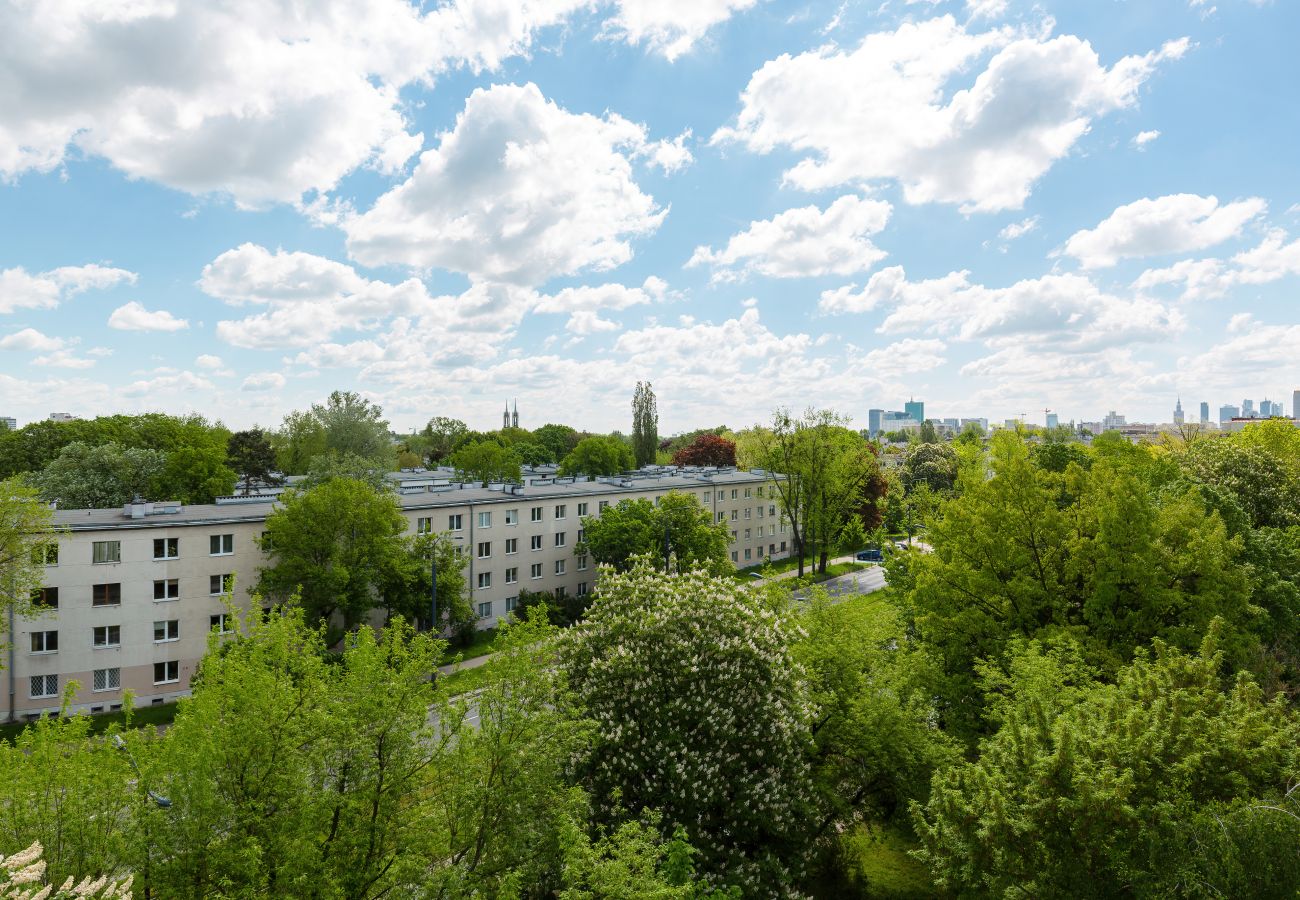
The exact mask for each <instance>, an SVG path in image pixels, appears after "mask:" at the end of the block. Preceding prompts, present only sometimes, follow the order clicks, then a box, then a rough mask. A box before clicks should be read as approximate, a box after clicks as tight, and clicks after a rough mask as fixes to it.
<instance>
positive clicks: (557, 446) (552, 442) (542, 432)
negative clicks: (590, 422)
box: [532, 422, 582, 462]
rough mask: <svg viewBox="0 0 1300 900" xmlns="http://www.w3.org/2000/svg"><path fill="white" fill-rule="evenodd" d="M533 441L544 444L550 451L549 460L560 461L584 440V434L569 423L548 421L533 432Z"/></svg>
mask: <svg viewBox="0 0 1300 900" xmlns="http://www.w3.org/2000/svg"><path fill="white" fill-rule="evenodd" d="M532 439H533V441H534V442H536V443H538V444H540V445H542V446H543V447H545V448H546V449H547V451H548V452H549V453H550V455H551V456H550V459H549V460H547V462H559V461H560V460H562V459H564V457H566V456H568V455H569V454H570V453H572V452H573V448H574V447H576V446H578V441H580V440H582V435H580V434H578V432H577V431H576V430H575V429H573V428H570V427H569V426H568V425H555V424H552V423H549V422H548V423H547V424H545V425H543V426H542V427H541V428H538V429H536V430H535V431H534V432H533V438H532Z"/></svg>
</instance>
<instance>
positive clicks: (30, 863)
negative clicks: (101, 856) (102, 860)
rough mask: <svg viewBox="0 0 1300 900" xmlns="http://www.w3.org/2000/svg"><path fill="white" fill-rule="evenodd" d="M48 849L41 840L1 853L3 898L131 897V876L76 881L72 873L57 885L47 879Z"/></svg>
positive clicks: (70, 899)
mask: <svg viewBox="0 0 1300 900" xmlns="http://www.w3.org/2000/svg"><path fill="white" fill-rule="evenodd" d="M44 853H45V848H44V847H42V846H41V843H40V841H37V842H36V843H34V844H32V845H31V846H30V847H28V848H27V849H26V850H23V851H20V852H18V853H14V854H12V855H10V856H0V900H74V898H76V900H115V898H120V900H130V897H131V882H132V877H131V876H130V875H128V876H127V877H126V878H124V879H121V880H118V879H109V878H108V877H107V876H103V875H101V876H100V877H98V878H91V877H90V876H89V875H87V876H86V877H84V878H82V879H81V881H77V880H76V878H75V877H74V876H72V875H69V876H68V877H67V879H66V880H64V882H63V883H62V884H61V885H58V886H57V887H56V886H55V885H54V884H53V883H49V884H47V885H46V886H44V887H42V886H41V882H42V881H44V880H45V868H46V861H45V860H44V859H42V858H41V857H42V855H43V854H44Z"/></svg>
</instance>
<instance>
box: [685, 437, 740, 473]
mask: <svg viewBox="0 0 1300 900" xmlns="http://www.w3.org/2000/svg"><path fill="white" fill-rule="evenodd" d="M735 464H736V442H735V441H729V440H727V439H726V438H724V437H718V435H716V434H702V435H700V436H699V437H697V438H696V439H695V440H693V441H691V443H689V444H687V445H686V446H685V447H683V448H682V449H680V450H678V451H677V452H676V453H674V454H673V465H675V466H734V465H735Z"/></svg>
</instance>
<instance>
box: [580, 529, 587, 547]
mask: <svg viewBox="0 0 1300 900" xmlns="http://www.w3.org/2000/svg"><path fill="white" fill-rule="evenodd" d="M586 539H587V529H585V528H579V529H578V543H579V544H581V543H582V542H583V541H585V540H586Z"/></svg>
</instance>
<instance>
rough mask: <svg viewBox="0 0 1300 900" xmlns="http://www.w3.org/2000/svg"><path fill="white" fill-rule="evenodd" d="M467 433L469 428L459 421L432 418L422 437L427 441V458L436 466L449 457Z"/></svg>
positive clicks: (444, 417) (442, 417)
mask: <svg viewBox="0 0 1300 900" xmlns="http://www.w3.org/2000/svg"><path fill="white" fill-rule="evenodd" d="M468 431H469V426H468V425H466V424H465V423H464V422H462V421H461V420H460V419H451V418H448V417H447V416H434V417H433V418H432V419H430V420H429V422H428V424H426V425H425V426H424V432H423V434H424V436H425V437H426V438H427V439H428V442H429V443H428V447H427V454H428V455H427V458H428V460H429V462H430V464H433V465H436V464H438V463H440V462H442V461H443V460H445V459H446V458H447V457H449V456H451V453H452V451H453V450H455V449H456V447H457V446H458V444H459V441H460V438H461V436H462V435H464V434H466V433H467V432H468Z"/></svg>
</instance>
